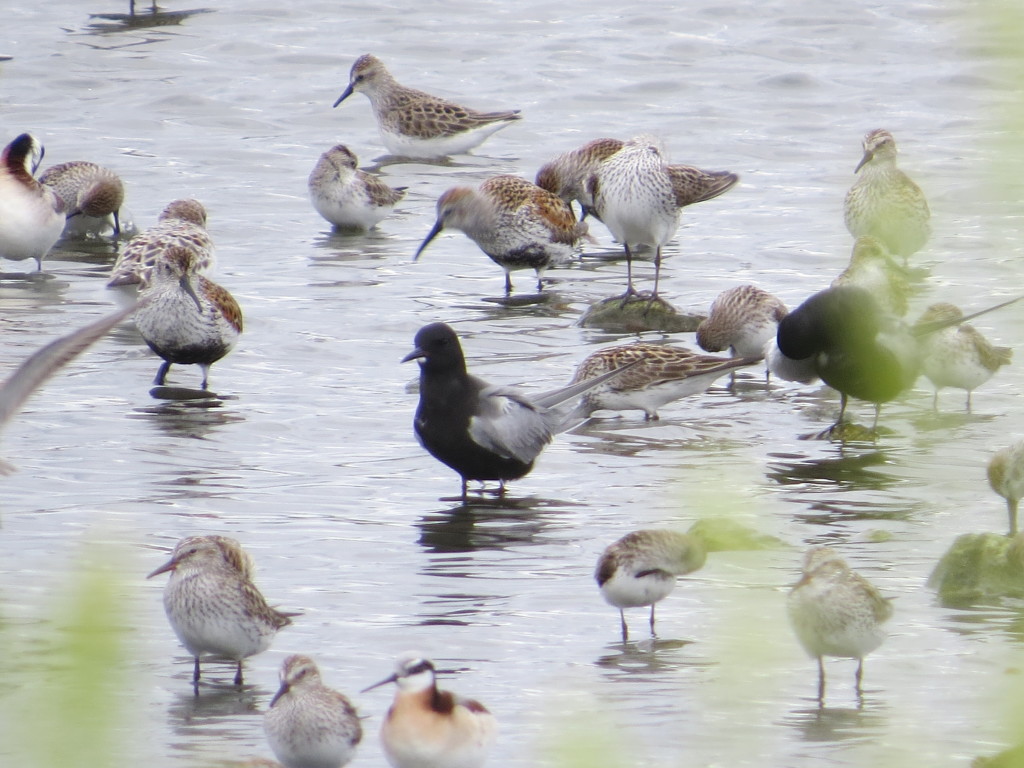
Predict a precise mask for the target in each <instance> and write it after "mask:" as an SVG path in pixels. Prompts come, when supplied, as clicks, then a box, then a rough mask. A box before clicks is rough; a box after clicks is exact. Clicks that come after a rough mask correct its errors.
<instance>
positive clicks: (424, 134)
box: [334, 53, 520, 158]
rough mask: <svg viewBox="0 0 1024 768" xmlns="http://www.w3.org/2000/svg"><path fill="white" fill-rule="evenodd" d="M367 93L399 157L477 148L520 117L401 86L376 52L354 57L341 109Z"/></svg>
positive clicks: (386, 140) (382, 130)
mask: <svg viewBox="0 0 1024 768" xmlns="http://www.w3.org/2000/svg"><path fill="white" fill-rule="evenodd" d="M357 92H358V93H365V94H366V97H367V98H368V99H369V100H370V105H371V106H372V107H373V115H374V117H375V118H376V120H377V130H378V131H380V138H381V141H383V142H384V146H385V147H387V148H388V152H390V153H391V154H393V155H398V156H400V157H409V158H437V157H445V156H447V155H458V154H462V153H464V152H468V151H469V150H471V149H473V148H474V147H477V146H479V145H480V144H482V143H483V142H484V140H485V139H487V137H488V136H490V135H491V134H492V133H494V132H495V131H499V130H501V129H502V128H505V127H506V126H508V125H509V124H510V123H512V122H514V121H516V120H519V119H520V116H519V110H518V109H513V110H506V111H502V112H477V111H476V110H474V109H469V108H468V107H461V106H459V105H458V104H453V103H452V102H450V101H445V100H444V99H441V98H438V97H437V96H431V95H430V94H429V93H424V92H423V91H417V90H415V89H413V88H407V87H406V86H404V85H400V84H399V83H398V81H396V80H395V78H393V77H392V76H391V73H390V72H388V70H387V68H385V66H384V63H383V62H382V61H381V60H380V59H378V58H377V57H376V56H372V55H370V54H368V53H367V54H364V55H362V56H360V57H359V58H358V59H356V61H355V63H354V64H353V65H352V71H351V72H350V73H349V82H348V87H347V88H346V89H345V91H344V92H343V93H342V94H341V96H339V97H338V100H337V101H335V102H334V106H335V107H337V106H338V105H339V104H341V102H343V101H344V100H345V99H347V98H348V97H349V96H351V95H352V94H353V93H357Z"/></svg>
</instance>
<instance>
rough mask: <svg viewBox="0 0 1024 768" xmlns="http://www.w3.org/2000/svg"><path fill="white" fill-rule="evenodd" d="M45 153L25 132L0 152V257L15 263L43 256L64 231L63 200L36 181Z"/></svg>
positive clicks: (40, 259) (39, 259)
mask: <svg viewBox="0 0 1024 768" xmlns="http://www.w3.org/2000/svg"><path fill="white" fill-rule="evenodd" d="M44 153H45V151H44V149H43V145H42V144H40V143H39V140H38V139H37V138H36V137H35V136H33V135H31V134H29V133H23V134H21V135H20V136H18V137H17V138H15V139H14V140H13V141H12V142H11V143H10V144H8V145H7V146H6V147H4V149H3V152H2V153H0V256H2V257H3V258H5V259H11V260H12V261H22V260H23V259H35V261H36V266H37V268H38V269H40V270H41V269H42V268H43V257H44V256H46V254H47V253H49V252H50V248H52V247H53V244H54V243H56V242H57V240H58V238H60V233H61V232H63V231H64V201H63V200H62V199H61V198H60V196H59V195H58V194H57V193H56V192H54V191H53V190H52V189H50V188H49V187H47V186H45V185H43V184H40V183H39V181H37V180H36V178H35V176H34V175H33V174H35V172H36V169H37V168H38V167H39V163H40V162H42V159H43V155H44Z"/></svg>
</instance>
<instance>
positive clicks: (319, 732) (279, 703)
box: [263, 654, 363, 768]
mask: <svg viewBox="0 0 1024 768" xmlns="http://www.w3.org/2000/svg"><path fill="white" fill-rule="evenodd" d="M263 731H264V733H266V735H267V741H268V742H269V744H270V748H271V749H272V750H273V752H274V755H275V756H276V757H277V759H278V760H280V761H281V764H282V765H284V767H285V768H341V766H343V765H347V764H348V763H349V762H350V761H351V760H352V758H353V757H354V756H355V753H356V748H357V747H358V746H359V742H360V741H362V738H363V727H362V725H361V724H360V722H359V715H358V714H357V712H356V710H355V707H353V706H352V703H351V702H350V701H349V700H348V699H347V698H346V697H345V696H344V695H342V694H340V693H338V692H337V691H335V690H333V689H331V688H328V687H327V686H326V685H324V684H323V682H322V681H321V680H320V670H319V669H318V668H317V666H316V662H314V661H313V660H312V659H311V658H310V657H309V656H302V655H300V654H294V655H292V656H289V657H288V658H286V659H285V660H284V663H283V664H282V665H281V687H280V688H278V690H277V693H276V694H275V695H274V698H273V699H272V700H271V702H270V707H269V708H268V709H267V712H266V714H264V715H263Z"/></svg>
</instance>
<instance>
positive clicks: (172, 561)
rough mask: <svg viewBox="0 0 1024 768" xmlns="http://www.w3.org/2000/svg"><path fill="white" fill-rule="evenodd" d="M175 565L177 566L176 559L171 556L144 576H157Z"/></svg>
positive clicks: (150, 577) (148, 577)
mask: <svg viewBox="0 0 1024 768" xmlns="http://www.w3.org/2000/svg"><path fill="white" fill-rule="evenodd" d="M177 567H178V561H177V560H175V559H174V558H173V557H172V558H171V559H170V560H168V561H167V562H166V563H164V564H163V565H161V566H160V567H159V568H157V569H156V570H155V571H153V572H152V573H151V574H149V575H148V576H146V578H147V579H152V578H153V577H154V576H159V575H160V574H161V573H167V572H168V571H173V570H174V569H175V568H177Z"/></svg>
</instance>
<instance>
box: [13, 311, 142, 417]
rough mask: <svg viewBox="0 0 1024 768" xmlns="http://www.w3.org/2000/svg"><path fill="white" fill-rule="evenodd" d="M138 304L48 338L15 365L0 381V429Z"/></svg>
mask: <svg viewBox="0 0 1024 768" xmlns="http://www.w3.org/2000/svg"><path fill="white" fill-rule="evenodd" d="M137 306H138V304H136V305H134V306H131V307H128V308H127V309H122V310H121V311H119V312H114V313H113V314H111V315H107V316H106V317H104V318H103V319H101V320H97V321H96V322H94V323H90V324H89V325H87V326H85V327H84V328H79V329H78V330H77V331H75V332H74V333H69V334H68V335H67V336H61V337H60V338H59V339H57V340H56V341H51V342H50V343H49V344H47V345H46V346H45V347H43V348H42V349H40V350H39V351H37V352H35V353H34V354H32V355H31V356H30V357H29V358H28V359H27V360H25V362H23V363H22V364H21V365H20V366H18V369H17V370H16V371H15V372H14V373H12V374H11V375H10V376H9V377H8V378H7V380H6V381H5V382H4V383H3V384H0V429H2V428H3V426H4V425H5V424H7V422H8V421H10V420H11V417H12V416H14V414H15V413H17V412H18V410H19V409H20V408H21V406H22V405H24V403H25V401H26V400H27V399H28V398H29V396H30V395H31V394H32V393H33V392H34V391H35V390H37V389H38V388H39V387H40V386H41V385H42V384H43V382H45V381H46V380H47V379H48V378H50V377H51V376H52V375H53V374H55V373H56V372H57V371H58V370H60V369H61V368H63V367H64V366H65V365H67V364H68V363H69V362H71V361H72V360H73V359H74V358H75V357H77V356H78V355H80V354H81V353H82V352H84V351H85V350H86V349H87V348H88V347H89V345H91V344H92V343H93V342H95V341H97V340H99V339H100V338H102V337H103V336H104V335H105V334H106V333H107V332H108V331H110V329H112V328H113V327H114V326H115V325H117V324H118V323H120V322H121V321H122V320H124V319H125V318H126V317H128V315H130V314H131V313H132V312H134V311H135V309H136V307H137Z"/></svg>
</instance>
